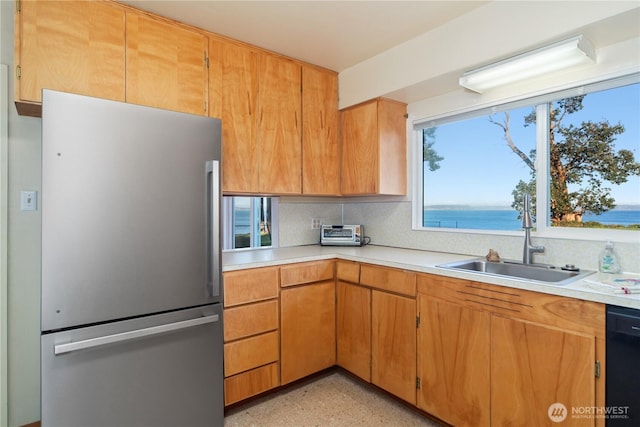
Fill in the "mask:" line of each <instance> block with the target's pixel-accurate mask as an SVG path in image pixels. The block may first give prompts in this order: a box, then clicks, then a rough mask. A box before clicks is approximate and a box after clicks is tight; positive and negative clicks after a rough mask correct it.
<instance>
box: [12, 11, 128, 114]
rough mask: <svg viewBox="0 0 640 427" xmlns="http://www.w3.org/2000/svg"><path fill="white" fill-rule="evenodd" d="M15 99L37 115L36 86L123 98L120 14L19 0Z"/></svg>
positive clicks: (39, 96)
mask: <svg viewBox="0 0 640 427" xmlns="http://www.w3.org/2000/svg"><path fill="white" fill-rule="evenodd" d="M15 63H16V67H18V69H17V70H16V84H15V101H16V106H17V108H18V113H19V114H25V115H33V116H39V115H40V114H41V107H40V106H39V105H38V106H36V105H34V104H35V103H40V102H42V88H47V89H53V90H59V91H62V92H70V93H76V94H80V95H88V96H94V97H98V98H105V99H112V100H117V101H124V100H125V11H124V8H122V7H120V6H118V5H115V4H113V3H106V2H93V1H92V2H89V1H21V2H20V8H19V10H18V9H16V15H15Z"/></svg>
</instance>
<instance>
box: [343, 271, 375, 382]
mask: <svg viewBox="0 0 640 427" xmlns="http://www.w3.org/2000/svg"><path fill="white" fill-rule="evenodd" d="M336 292H337V304H338V307H337V346H338V349H337V353H338V354H337V364H338V365H339V366H341V367H343V368H344V369H346V370H347V371H349V372H351V373H353V374H355V375H357V376H359V377H360V378H362V379H363V380H365V381H367V382H371V290H370V289H368V288H364V287H362V286H356V285H352V284H349V283H345V282H342V281H338V284H337V288H336Z"/></svg>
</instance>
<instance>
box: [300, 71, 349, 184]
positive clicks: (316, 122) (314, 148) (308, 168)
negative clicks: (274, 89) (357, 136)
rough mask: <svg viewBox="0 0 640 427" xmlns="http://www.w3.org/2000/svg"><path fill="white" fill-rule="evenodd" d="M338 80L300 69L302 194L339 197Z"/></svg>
mask: <svg viewBox="0 0 640 427" xmlns="http://www.w3.org/2000/svg"><path fill="white" fill-rule="evenodd" d="M338 131H339V129H338V76H337V75H336V74H335V73H332V72H329V71H323V70H320V69H318V68H314V67H311V66H303V67H302V193H303V194H316V195H337V194H339V193H340V163H339V155H340V153H339V151H338V150H339V146H338Z"/></svg>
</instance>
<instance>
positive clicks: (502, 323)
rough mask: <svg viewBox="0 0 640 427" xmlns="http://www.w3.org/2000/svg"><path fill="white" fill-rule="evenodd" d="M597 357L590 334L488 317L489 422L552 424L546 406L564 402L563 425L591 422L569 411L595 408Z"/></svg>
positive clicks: (499, 424)
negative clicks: (489, 329)
mask: <svg viewBox="0 0 640 427" xmlns="http://www.w3.org/2000/svg"><path fill="white" fill-rule="evenodd" d="M595 360H596V351H595V339H594V337H593V336H587V335H584V334H578V333H573V332H570V331H563V330H559V329H557V328H551V327H546V326H543V325H537V324H532V323H528V322H523V321H519V320H515V319H509V318H506V317H501V316H496V315H494V316H491V372H492V376H491V425H494V426H504V425H516V424H520V423H522V421H523V420H527V423H528V424H529V425H537V426H543V425H555V424H556V422H552V421H551V419H550V417H549V414H548V408H549V407H550V406H551V405H553V404H554V403H562V404H563V405H564V406H565V407H566V408H567V413H565V414H564V415H566V416H567V418H566V419H565V420H564V421H562V425H563V426H564V425H567V426H593V425H594V422H595V420H594V419H593V418H588V417H586V418H573V417H572V416H571V410H572V408H593V407H595V406H596V401H595V377H594V371H595V370H594V361H595ZM557 421H560V419H558V420H557Z"/></svg>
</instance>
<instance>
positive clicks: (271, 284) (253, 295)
mask: <svg viewBox="0 0 640 427" xmlns="http://www.w3.org/2000/svg"><path fill="white" fill-rule="evenodd" d="M278 277H279V271H278V268H277V267H265V268H254V269H249V270H239V271H230V272H226V273H224V306H225V308H226V307H232V306H234V305H240V304H246V303H251V302H257V301H263V300H268V299H272V298H277V297H278V282H279V279H278Z"/></svg>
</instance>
